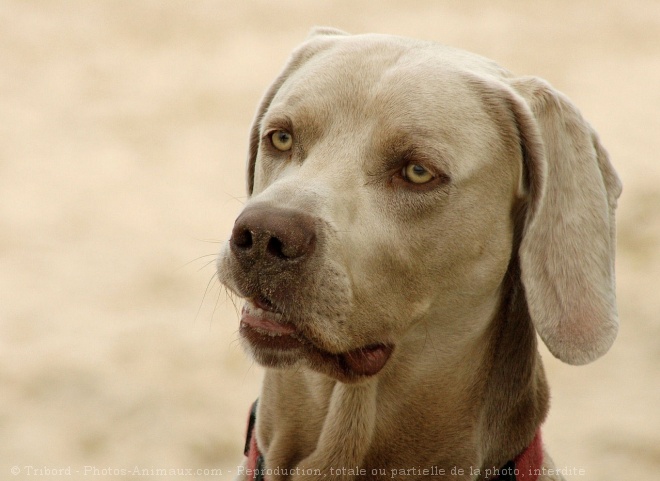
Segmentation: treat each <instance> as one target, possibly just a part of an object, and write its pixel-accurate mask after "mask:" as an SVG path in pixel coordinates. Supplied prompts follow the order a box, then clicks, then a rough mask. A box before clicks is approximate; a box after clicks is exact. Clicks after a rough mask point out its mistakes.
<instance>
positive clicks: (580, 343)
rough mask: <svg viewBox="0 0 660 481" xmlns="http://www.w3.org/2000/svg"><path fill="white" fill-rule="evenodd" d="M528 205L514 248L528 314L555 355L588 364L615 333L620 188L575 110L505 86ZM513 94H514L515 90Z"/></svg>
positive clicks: (534, 89)
mask: <svg viewBox="0 0 660 481" xmlns="http://www.w3.org/2000/svg"><path fill="white" fill-rule="evenodd" d="M509 83H510V85H511V87H513V89H514V90H515V91H516V92H517V93H518V94H519V95H520V96H521V97H522V99H520V98H518V100H517V101H515V102H514V104H515V107H514V110H515V112H514V114H515V118H516V121H517V123H518V130H519V133H520V141H521V145H522V149H523V157H524V163H525V166H524V171H525V176H524V177H525V178H526V181H525V184H526V185H525V186H523V189H524V190H526V192H525V195H526V196H527V197H528V199H529V203H528V209H527V214H526V219H525V225H524V228H523V234H522V240H521V244H520V250H519V258H520V266H521V278H522V284H523V286H524V289H525V295H526V299H527V304H528V309H529V314H530V317H531V319H532V321H533V323H534V325H535V328H536V330H537V332H538V333H539V335H540V336H541V338H542V339H543V341H544V342H545V344H546V345H547V346H548V349H549V350H550V352H552V354H554V355H555V356H556V357H558V358H559V359H561V360H562V361H564V362H567V363H569V364H586V363H589V362H591V361H594V360H595V359H597V358H598V357H600V356H602V355H603V354H605V353H606V352H607V351H608V350H609V348H610V346H611V345H612V343H613V342H614V339H615V338H616V335H617V331H618V326H619V322H618V315H617V309H616V294H615V276H614V256H615V224H614V211H615V209H616V205H617V198H618V197H619V195H620V194H621V182H620V181H619V178H618V177H617V174H616V172H615V171H614V169H613V167H612V165H611V164H610V161H609V158H608V155H607V153H606V152H605V150H604V148H603V147H602V146H601V144H600V142H599V139H598V137H597V135H596V133H595V132H594V131H593V129H592V128H591V127H590V126H589V124H588V123H587V122H586V121H585V120H584V119H583V118H582V116H581V115H580V113H579V112H578V110H577V109H576V108H575V106H574V105H573V104H572V103H571V102H570V101H569V100H568V99H567V98H566V97H565V96H564V95H562V94H561V93H559V92H557V91H556V90H554V89H553V88H552V87H551V86H550V85H548V84H547V83H545V82H544V81H542V80H540V79H537V78H531V77H525V78H519V79H513V80H510V81H509ZM514 96H516V97H518V95H516V94H514Z"/></svg>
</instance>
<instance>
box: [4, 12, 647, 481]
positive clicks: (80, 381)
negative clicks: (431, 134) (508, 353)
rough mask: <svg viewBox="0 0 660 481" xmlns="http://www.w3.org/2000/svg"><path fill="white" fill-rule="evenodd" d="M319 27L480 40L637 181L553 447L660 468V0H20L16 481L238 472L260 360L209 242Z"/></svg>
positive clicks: (11, 67) (11, 23) (13, 344)
mask: <svg viewBox="0 0 660 481" xmlns="http://www.w3.org/2000/svg"><path fill="white" fill-rule="evenodd" d="M314 25H331V26H336V27H339V28H342V29H344V30H347V31H349V32H352V33H363V32H382V33H392V34H399V35H406V36H414V37H420V38H424V39H429V40H436V41H439V42H442V43H446V44H450V45H454V46H457V47H461V48H465V49H468V50H471V51H474V52H477V53H479V54H482V55H484V56H487V57H490V58H493V59H494V60H496V61H497V62H498V63H500V64H502V65H503V66H506V67H507V68H509V69H511V70H513V71H514V72H516V73H519V74H532V75H538V76H541V77H544V78H545V79H547V80H548V81H549V82H551V83H552V84H553V85H554V86H555V87H557V88H558V89H560V90H561V91H563V92H564V93H566V94H567V95H568V96H569V97H570V98H571V99H573V101H574V102H575V103H576V104H577V105H578V106H579V108H580V109H581V110H582V112H583V114H584V115H585V117H586V118H587V119H589V120H590V122H591V123H592V124H593V125H594V127H595V128H596V130H597V131H598V132H599V133H600V135H601V138H602V141H603V143H604V145H605V146H606V147H607V148H608V150H609V151H610V154H611V157H612V161H613V163H614V165H615V166H616V168H617V170H618V172H619V174H620V176H621V178H622V180H623V182H624V194H623V197H622V198H621V200H620V207H619V211H618V258H617V275H618V296H619V310H620V317H621V331H620V335H619V339H618V340H617V343H616V344H615V346H614V348H613V349H612V350H611V351H610V353H609V354H608V355H607V356H605V357H604V358H603V359H601V360H599V361H598V362H596V363H594V364H592V365H589V366H584V367H571V366H568V365H564V364H562V363H560V362H559V361H557V360H555V359H554V358H552V357H551V356H549V355H547V354H545V353H544V357H545V359H546V368H547V371H548V375H549V378H550V383H551V386H552V389H553V390H552V393H553V405H552V410H551V414H550V417H549V419H548V421H547V423H546V426H545V428H544V438H545V441H546V444H547V446H548V448H549V450H550V452H551V454H552V456H553V458H554V459H555V461H556V463H557V465H558V466H559V467H575V468H581V469H584V472H585V475H584V476H578V477H569V479H584V480H599V481H603V480H617V481H621V480H638V479H654V478H655V477H657V476H658V473H660V323H659V322H658V314H659V313H660V295H659V294H658V288H659V285H660V188H659V187H658V184H659V182H660V162H659V161H658V152H659V151H660V114H659V111H660V2H657V1H656V0H647V1H645V0H625V1H624V0H620V1H615V0H583V1H580V2H575V1H569V0H559V1H558V0H555V1H552V2H550V1H538V2H518V1H514V0H511V1H506V0H497V1H489V2H476V1H470V0H455V1H446V2H433V1H423V0H418V1H405V2H402V1H393V0H387V1H380V2H360V1H343V0H342V1H332V2H330V1H316V2H311V1H302V0H300V1H295V0H280V1H278V2H268V1H265V0H264V1H252V0H250V1H244V2H236V1H222V0H221V1H204V0H197V1H195V2H190V1H184V0H172V1H168V2H162V1H157V0H153V1H148V0H138V1H102V0H97V1H94V2H90V1H82V0H80V1H75V0H71V1H55V0H53V1H48V2H43V1H28V0H4V1H2V2H1V3H0V479H52V478H53V476H50V475H44V476H39V475H37V474H36V473H37V472H36V471H33V470H31V469H30V466H32V467H33V468H32V469H37V468H38V469H43V468H44V467H46V468H49V469H63V468H64V469H65V468H67V467H70V469H71V474H70V475H69V476H64V478H66V479H83V478H84V479H90V478H91V479H132V478H133V477H132V476H130V475H126V476H122V475H120V474H115V473H116V472H117V470H119V469H129V470H132V469H134V468H135V467H138V468H139V469H152V468H153V469H162V468H194V469H198V468H209V469H211V468H214V469H222V470H223V473H225V474H223V475H222V477H224V478H226V479H230V478H231V477H232V476H231V475H230V474H228V473H227V471H228V470H232V469H233V470H235V468H236V465H237V464H238V463H239V462H240V461H241V459H242V444H243V438H244V429H245V421H246V413H247V409H248V407H249V405H250V403H251V402H252V400H253V399H254V398H255V397H256V396H257V395H258V389H259V383H260V379H261V374H262V373H261V371H260V369H259V368H258V366H255V365H254V364H253V363H251V362H250V361H249V360H248V359H247V358H246V357H245V356H244V354H243V353H242V351H241V349H240V346H239V345H238V342H237V334H236V330H237V327H238V320H237V313H236V309H235V307H234V306H233V304H232V303H231V301H229V300H228V299H227V297H226V295H225V293H224V292H223V291H222V290H221V289H220V288H219V285H218V282H217V281H216V280H215V279H214V277H213V274H214V265H213V261H214V257H213V256H214V254H215V253H216V252H217V250H218V248H219V244H218V243H219V242H220V241H221V240H223V239H226V238H227V237H228V234H229V232H230V229H231V226H232V223H233V220H234V218H235V216H236V214H237V213H238V212H239V210H240V208H241V205H242V202H244V199H245V193H244V179H243V164H244V159H245V152H246V146H247V133H248V128H249V124H250V122H251V118H252V114H253V113H254V111H255V108H256V105H257V102H258V101H259V99H260V96H261V94H262V93H263V91H264V90H265V88H266V87H267V85H268V84H269V83H270V81H271V80H272V79H273V78H274V77H275V75H276V74H277V73H278V71H279V69H280V68H281V66H282V65H283V63H284V62H285V60H286V58H287V56H288V54H289V52H290V51H291V50H292V49H293V48H294V47H295V46H296V45H297V44H298V43H300V42H301V41H302V40H303V39H304V37H305V36H306V35H307V33H308V31H309V29H310V28H311V27H312V26H314ZM14 467H17V468H18V469H17V470H14V471H12V468H14ZM89 467H95V468H97V469H98V470H105V471H98V472H96V474H94V473H95V472H94V471H90V470H89V469H88V468H89ZM44 472H45V471H44ZM14 473H18V474H17V475H15V474H14ZM99 473H100V474H99ZM86 474H87V476H86ZM104 474H106V475H104ZM180 477H182V476H174V475H171V476H155V475H154V476H151V477H150V476H143V477H142V479H179V478H180ZM209 477H210V476H209ZM215 477H216V478H217V477H218V476H215Z"/></svg>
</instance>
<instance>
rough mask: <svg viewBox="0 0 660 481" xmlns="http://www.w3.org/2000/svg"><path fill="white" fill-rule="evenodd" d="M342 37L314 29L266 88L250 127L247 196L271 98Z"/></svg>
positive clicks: (340, 32)
mask: <svg viewBox="0 0 660 481" xmlns="http://www.w3.org/2000/svg"><path fill="white" fill-rule="evenodd" d="M344 35H348V34H347V33H345V32H342V31H341V30H337V29H334V28H330V27H316V28H314V29H312V31H311V32H310V34H309V36H308V37H307V41H306V42H305V43H303V44H302V45H301V46H300V47H298V48H297V49H296V50H294V51H293V53H292V54H291V56H290V58H289V60H288V62H287V64H286V65H285V67H284V69H283V70H282V72H281V73H280V74H279V75H278V77H277V78H276V79H275V81H274V82H273V83H272V84H271V85H270V87H268V90H267V91H266V93H265V94H264V96H263V98H262V99H261V102H260V103H259V106H258V107H257V113H256V114H255V117H254V120H253V121H252V126H251V127H250V137H249V145H248V159H247V193H248V196H251V195H252V191H253V190H254V169H255V164H256V161H257V153H258V152H259V143H260V137H261V135H260V132H261V121H262V120H263V117H264V115H265V114H266V111H267V110H268V108H269V107H270V104H271V102H272V101H273V98H274V97H275V95H276V94H277V91H278V90H279V89H280V87H281V86H282V84H284V82H285V81H286V79H287V78H289V76H290V75H291V74H292V73H293V72H295V71H296V70H298V69H299V68H300V67H301V66H302V65H303V64H305V63H306V62H307V61H308V60H309V59H310V58H311V57H313V56H314V55H315V54H316V53H318V52H319V51H321V50H323V49H325V48H327V47H328V46H329V42H330V41H331V40H332V38H331V37H335V36H344Z"/></svg>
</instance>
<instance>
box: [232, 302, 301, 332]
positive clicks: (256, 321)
mask: <svg viewBox="0 0 660 481" xmlns="http://www.w3.org/2000/svg"><path fill="white" fill-rule="evenodd" d="M261 305H262V303H261V302H252V301H248V302H246V303H245V305H244V306H243V311H242V312H241V326H247V327H249V328H251V329H255V330H258V331H260V332H262V333H264V334H268V335H270V336H286V335H288V336H290V335H293V334H295V333H296V332H297V329H296V328H295V326H293V325H292V324H290V323H288V322H284V321H283V320H282V315H281V314H279V313H276V312H275V311H271V310H267V309H264V308H262V307H261Z"/></svg>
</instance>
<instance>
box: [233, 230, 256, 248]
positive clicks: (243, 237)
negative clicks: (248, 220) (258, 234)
mask: <svg viewBox="0 0 660 481" xmlns="http://www.w3.org/2000/svg"><path fill="white" fill-rule="evenodd" d="M232 242H233V243H234V245H235V246H236V247H240V248H241V249H249V248H251V247H252V232H250V229H242V230H240V231H239V232H234V235H233V236H232Z"/></svg>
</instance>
